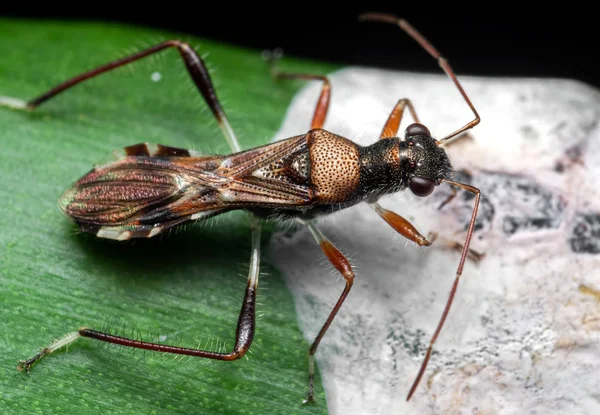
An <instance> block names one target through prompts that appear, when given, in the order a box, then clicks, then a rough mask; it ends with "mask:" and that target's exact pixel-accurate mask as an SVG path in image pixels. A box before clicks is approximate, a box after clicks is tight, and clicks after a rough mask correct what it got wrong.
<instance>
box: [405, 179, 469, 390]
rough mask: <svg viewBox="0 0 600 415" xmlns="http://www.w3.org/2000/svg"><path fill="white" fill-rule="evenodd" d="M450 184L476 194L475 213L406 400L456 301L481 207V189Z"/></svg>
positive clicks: (422, 372) (419, 377)
mask: <svg viewBox="0 0 600 415" xmlns="http://www.w3.org/2000/svg"><path fill="white" fill-rule="evenodd" d="M443 181H444V182H446V183H448V184H449V185H454V186H458V187H460V188H461V189H464V190H466V191H468V192H471V193H473V194H474V195H475V205H474V206H473V213H472V214H471V221H470V223H469V228H468V229H467V237H466V238H465V243H464V245H463V249H462V254H461V257H460V262H459V263H458V268H457V269H456V276H455V277H454V283H453V284H452V288H451V289H450V294H449V295H448V300H447V301H446V306H445V307H444V311H443V312H442V317H441V318H440V321H439V322H438V325H437V327H436V329H435V332H434V333H433V336H431V340H429V347H428V348H427V352H426V353H425V358H424V359H423V363H421V368H420V369H419V373H418V374H417V377H416V378H415V380H414V382H413V384H412V386H411V388H410V391H409V392H408V396H407V397H406V400H407V401H408V400H410V398H411V396H412V395H413V393H415V390H417V386H419V382H421V378H422V377H423V374H424V373H425V369H426V368H427V364H428V363H429V358H430V357H431V352H432V351H433V344H434V343H435V341H436V340H437V338H438V336H439V335H440V332H441V331H442V327H444V322H445V321H446V318H447V317H448V313H449V312H450V307H451V306H452V302H453V301H454V295H455V294H456V288H457V287H458V282H459V281H460V276H461V275H462V271H463V267H464V265H465V261H466V260H467V257H468V255H469V244H470V243H471V237H472V236H473V230H474V229H475V219H476V218H477V210H478V208H479V199H480V196H481V192H480V191H479V189H477V188H476V187H473V186H469V185H468V184H464V183H458V182H453V181H450V180H443Z"/></svg>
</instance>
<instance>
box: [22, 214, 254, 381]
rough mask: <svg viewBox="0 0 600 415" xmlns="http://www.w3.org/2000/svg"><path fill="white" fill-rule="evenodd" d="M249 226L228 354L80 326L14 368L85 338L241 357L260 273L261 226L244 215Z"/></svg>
mask: <svg viewBox="0 0 600 415" xmlns="http://www.w3.org/2000/svg"><path fill="white" fill-rule="evenodd" d="M248 218H249V221H250V227H251V229H252V248H251V250H252V253H251V256H250V270H249V272H248V283H247V286H246V293H245V295H244V300H243V303H242V308H241V310H240V315H239V318H238V323H237V329H236V333H235V345H234V347H233V350H232V351H231V352H230V353H218V352H211V351H208V350H200V349H192V348H186V347H178V346H169V345H164V344H157V343H151V342H143V341H139V340H134V339H130V338H126V337H120V336H114V335H112V334H110V333H104V332H100V331H96V330H93V329H90V328H86V327H83V328H81V329H79V330H78V331H76V332H72V333H69V334H67V335H66V336H64V337H63V338H62V339H59V340H56V341H54V342H52V343H51V344H50V345H49V346H48V347H45V348H44V349H42V351H41V352H40V353H38V354H37V355H35V356H34V357H32V358H30V359H28V360H25V361H20V362H19V366H18V368H19V369H20V370H25V371H27V372H29V370H30V369H31V367H32V366H33V364H34V363H35V362H37V361H38V360H40V359H41V358H42V357H44V356H46V355H48V354H50V353H52V352H54V351H56V350H58V349H60V348H62V347H64V346H66V345H68V344H70V343H72V342H74V341H75V340H77V339H78V338H79V337H89V338H91V339H95V340H100V341H103V342H107V343H113V344H119V345H121V346H126V347H133V348H136V349H145V350H150V351H155V352H162V353H172V354H178V355H187V356H195V357H205V358H208V359H215V360H225V361H230V360H236V359H239V358H241V357H243V356H244V355H245V354H246V352H247V351H248V349H249V348H250V345H251V344H252V340H253V339H254V323H255V311H256V291H257V287H258V276H259V270H260V237H261V224H260V221H259V220H258V219H256V218H255V217H254V216H253V215H248Z"/></svg>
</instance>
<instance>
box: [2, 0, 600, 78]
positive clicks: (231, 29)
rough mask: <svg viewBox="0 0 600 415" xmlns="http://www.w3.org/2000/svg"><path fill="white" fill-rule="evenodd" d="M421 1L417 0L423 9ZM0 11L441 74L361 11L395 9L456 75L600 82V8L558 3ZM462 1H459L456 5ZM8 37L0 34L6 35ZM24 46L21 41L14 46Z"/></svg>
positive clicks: (93, 6)
mask: <svg viewBox="0 0 600 415" xmlns="http://www.w3.org/2000/svg"><path fill="white" fill-rule="evenodd" d="M417 5H418V7H417ZM27 6H28V7H27V8H25V7H20V8H19V7H14V5H13V6H11V7H12V9H10V10H9V9H7V8H6V7H5V8H4V10H2V11H0V13H1V14H2V15H4V16H14V17H34V18H52V19H86V20H103V21H112V22H124V23H129V24H136V25H143V26H149V27H155V28H161V29H169V30H173V31H176V32H180V33H186V34H193V35H197V36H201V37H205V38H210V39H213V40H219V41H224V42H228V43H233V44H237V45H241V46H246V47H251V48H257V49H272V48H275V47H281V48H283V49H284V52H285V53H286V55H294V56H298V57H306V58H314V59H319V60H328V61H331V62H336V63H342V64H354V65H366V66H379V67H385V68H396V69H404V70H414V71H425V72H428V73H436V72H438V71H439V69H438V67H437V66H436V64H435V63H434V61H433V60H432V59H430V58H429V57H428V56H427V54H425V53H424V52H423V50H422V49H420V47H419V46H418V45H416V43H414V42H412V41H410V40H409V39H408V37H407V36H406V35H404V34H403V33H402V32H401V31H400V29H398V28H395V27H394V26H392V25H383V24H374V23H359V22H358V20H357V15H358V14H359V13H360V12H364V11H384V12H393V13H395V14H397V15H399V16H403V17H405V18H406V19H407V20H409V21H410V22H411V23H412V24H413V25H414V26H415V27H416V28H417V29H418V30H419V31H421V32H422V33H423V35H425V37H427V38H428V39H429V40H430V41H431V42H432V43H433V44H434V45H435V46H436V47H437V48H438V50H440V52H441V53H442V54H443V55H445V56H446V57H447V58H448V59H449V61H450V63H451V64H452V66H453V68H454V69H455V71H456V72H457V74H459V75H463V76H464V75H485V76H518V77H561V78H571V79H577V80H580V81H583V82H586V83H589V84H592V85H594V86H596V87H600V69H599V68H600V66H598V64H597V62H596V61H597V59H598V58H597V57H598V55H599V53H598V49H599V43H600V42H599V40H600V36H599V35H598V34H597V31H596V29H597V28H598V26H599V23H598V22H596V21H595V20H594V15H595V12H594V11H593V10H592V9H591V8H590V9H589V10H585V9H581V8H579V7H578V5H577V4H568V3H564V2H563V3H560V7H561V9H560V10H551V9H550V8H551V7H555V6H551V5H549V4H546V5H545V6H544V7H545V9H540V8H539V7H538V8H536V9H534V10H527V11H525V9H524V7H532V6H530V5H529V3H526V2H522V3H521V4H516V5H510V4H508V3H489V2H488V3H469V6H467V7H464V5H463V4H461V3H444V6H443V7H441V6H439V5H438V3H437V2H419V3H414V4H412V3H407V4H402V2H400V1H398V2H396V4H395V5H394V6H392V7H390V6H389V5H384V6H379V5H377V4H376V3H374V2H363V4H362V5H359V4H358V3H357V4H355V5H350V4H347V3H327V2H296V3H294V2H289V1H287V2H279V3H272V5H270V6H267V5H265V4H262V3H234V2H231V1H226V2H225V1H223V2H220V3H208V2H206V1H201V2H196V3H164V2H163V3H160V4H159V3H155V4H154V5H152V3H145V4H144V5H143V6H133V5H131V6H126V5H123V4H121V5H120V6H118V7H115V6H114V5H112V6H111V5H109V4H107V3H92V2H86V3H78V4H77V6H71V7H69V8H67V7H63V9H62V10H61V9H60V8H57V7H56V5H53V7H52V8H51V9H48V10H45V9H41V8H39V6H34V5H33V4H31V5H29V4H28V5H27ZM459 6H462V7H459ZM0 41H1V40H0ZM15 47H18V45H15Z"/></svg>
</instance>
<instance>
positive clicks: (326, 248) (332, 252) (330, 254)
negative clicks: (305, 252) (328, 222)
mask: <svg viewBox="0 0 600 415" xmlns="http://www.w3.org/2000/svg"><path fill="white" fill-rule="evenodd" d="M305 224H306V225H307V226H308V229H309V230H310V232H311V233H312V235H313V237H314V238H315V240H316V241H317V243H318V244H319V246H320V247H321V249H322V250H323V252H324V253H325V255H326V256H327V258H328V259H329V261H330V262H331V263H332V264H333V266H334V267H335V268H336V269H337V270H338V271H339V272H340V274H342V276H343V277H344V279H345V280H346V286H345V287H344V291H342V294H341V295H340V298H339V299H338V300H337V302H336V303H335V306H334V307H333V310H331V313H329V317H327V320H326V321H325V324H323V327H321V330H320V331H319V334H317V337H316V338H315V340H314V341H313V343H312V345H311V346H310V348H309V349H308V394H307V396H306V400H305V401H304V403H309V402H310V403H312V402H314V401H315V397H314V378H315V357H314V355H315V352H316V351H317V347H319V343H320V342H321V339H323V336H324V335H325V332H326V331H327V329H328V328H329V326H330V325H331V323H332V321H333V319H334V318H335V316H336V314H337V312H338V311H339V310H340V307H341V306H342V304H343V303H344V300H345V299H346V297H347V296H348V293H349V292H350V289H351V288H352V284H353V283H354V271H352V267H351V266H350V263H349V262H348V260H347V259H346V257H345V256H344V255H343V254H342V253H341V252H340V251H339V250H338V249H337V248H336V247H335V246H334V245H333V244H332V243H331V242H329V240H328V239H327V238H326V237H325V235H323V234H322V233H321V231H320V230H319V229H318V228H317V227H316V225H315V224H314V223H313V222H305Z"/></svg>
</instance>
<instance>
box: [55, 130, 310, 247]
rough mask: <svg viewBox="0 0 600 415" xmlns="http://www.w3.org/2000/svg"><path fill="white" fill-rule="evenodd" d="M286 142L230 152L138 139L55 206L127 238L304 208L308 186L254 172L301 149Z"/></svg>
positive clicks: (86, 225)
mask: <svg viewBox="0 0 600 415" xmlns="http://www.w3.org/2000/svg"><path fill="white" fill-rule="evenodd" d="M290 140H291V139H290ZM288 141H289V140H284V141H282V142H278V143H274V144H271V145H269V146H265V147H264V148H262V150H260V151H257V149H254V150H248V151H246V152H241V153H237V154H234V155H231V156H195V155H193V153H190V152H189V151H188V150H184V149H176V148H172V147H166V146H160V145H158V146H157V145H154V146H153V145H150V144H147V143H142V144H137V145H135V146H131V147H127V148H125V153H124V154H123V155H122V158H121V159H120V160H116V161H114V162H110V163H107V164H105V165H102V166H98V167H96V168H94V169H93V170H91V171H90V172H89V173H87V174H86V175H85V176H83V177H82V178H81V179H79V180H78V181H77V182H76V183H75V184H74V185H73V186H72V187H71V188H69V189H68V190H67V191H66V192H65V193H64V194H63V195H62V197H61V198H60V200H59V207H60V209H61V210H62V211H63V212H64V213H65V214H66V215H67V216H69V217H71V218H73V220H75V222H76V223H77V224H78V225H79V227H80V228H81V230H82V231H84V232H91V233H95V234H96V235H97V236H98V237H102V238H109V239H116V240H126V239H131V238H140V237H152V236H155V235H157V234H159V233H160V232H162V231H164V230H166V229H168V228H171V227H172V226H175V225H178V224H181V223H183V222H186V221H189V220H194V219H205V218H208V217H211V216H214V215H217V214H220V213H223V212H225V211H228V210H232V209H237V208H244V207H249V206H253V207H254V206H260V207H272V206H281V205H304V204H306V203H308V202H309V201H310V197H309V189H308V187H307V186H301V185H295V184H294V183H287V184H286V183H282V182H281V181H280V180H274V179H272V178H263V177H260V176H259V177H256V175H255V174H253V172H255V171H260V169H261V168H263V167H264V166H265V165H267V166H268V165H269V164H272V163H273V159H278V158H281V154H287V152H288V151H289V150H290V148H291V149H292V150H293V149H294V148H297V147H298V146H300V147H301V146H302V140H297V139H296V140H293V141H294V142H288ZM275 161H277V160H275Z"/></svg>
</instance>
